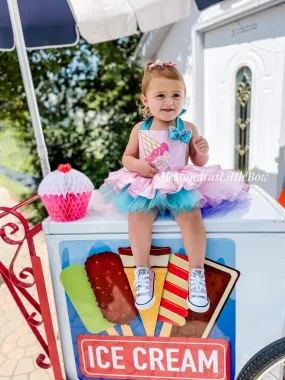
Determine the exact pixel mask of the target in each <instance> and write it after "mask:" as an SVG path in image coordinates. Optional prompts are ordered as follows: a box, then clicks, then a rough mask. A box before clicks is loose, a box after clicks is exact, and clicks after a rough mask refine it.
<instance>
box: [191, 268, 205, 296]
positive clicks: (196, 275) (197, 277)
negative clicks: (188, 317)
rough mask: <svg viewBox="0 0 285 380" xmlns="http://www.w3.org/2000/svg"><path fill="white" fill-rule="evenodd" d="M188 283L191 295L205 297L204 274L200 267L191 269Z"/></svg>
mask: <svg viewBox="0 0 285 380" xmlns="http://www.w3.org/2000/svg"><path fill="white" fill-rule="evenodd" d="M189 283H190V284H189V285H190V290H191V297H193V296H194V297H202V298H206V297H207V290H206V282H205V276H204V273H203V271H202V270H201V269H192V271H191V276H190V277H189Z"/></svg>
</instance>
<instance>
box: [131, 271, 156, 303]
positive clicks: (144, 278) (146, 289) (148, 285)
mask: <svg viewBox="0 0 285 380" xmlns="http://www.w3.org/2000/svg"><path fill="white" fill-rule="evenodd" d="M154 284H155V272H154V271H153V270H152V269H151V268H148V267H138V268H137V269H136V270H135V283H134V285H135V287H136V298H135V305H136V308H137V309H138V310H145V309H148V308H149V307H151V306H152V305H153V304H154V302H155V295H154Z"/></svg>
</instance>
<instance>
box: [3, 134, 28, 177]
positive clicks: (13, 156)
mask: <svg viewBox="0 0 285 380" xmlns="http://www.w3.org/2000/svg"><path fill="white" fill-rule="evenodd" d="M27 156H28V155H27V152H25V150H24V149H21V148H19V147H18V146H17V143H16V141H15V139H14V138H13V137H12V136H11V133H10V132H9V131H8V130H7V129H6V130H5V129H4V130H2V131H1V132H0V164H1V165H3V166H6V168H9V169H12V170H15V171H19V172H20V171H21V170H22V167H23V162H24V161H25V159H26V158H27ZM19 157H20V159H19Z"/></svg>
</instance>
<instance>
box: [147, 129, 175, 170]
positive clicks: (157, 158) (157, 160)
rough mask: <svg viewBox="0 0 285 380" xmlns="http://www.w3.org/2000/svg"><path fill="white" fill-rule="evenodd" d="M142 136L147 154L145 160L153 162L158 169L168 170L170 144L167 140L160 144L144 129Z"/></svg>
mask: <svg viewBox="0 0 285 380" xmlns="http://www.w3.org/2000/svg"><path fill="white" fill-rule="evenodd" d="M140 136H141V141H142V146H143V150H144V153H145V155H146V158H145V160H146V161H151V162H153V163H154V164H155V166H156V167H157V169H158V170H166V169H167V168H168V160H169V146H168V145H167V144H166V143H165V142H163V143H161V144H159V143H158V142H157V141H155V140H153V139H151V138H150V137H149V136H148V135H147V134H146V133H143V132H142V131H140Z"/></svg>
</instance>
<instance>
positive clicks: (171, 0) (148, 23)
mask: <svg viewBox="0 0 285 380" xmlns="http://www.w3.org/2000/svg"><path fill="white" fill-rule="evenodd" d="M212 1H213V0H212ZM190 11H191V0H0V50H12V49H13V48H14V47H16V49H17V53H18V57H19V63H20V67H21V71H22V76H23V81H24V86H25V91H26V95H27V100H28V105H29V110H30V113H31V118H32V123H33V128H34V132H35V138H36V141H37V147H38V154H39V157H40V159H41V166H42V171H43V174H44V175H46V174H47V173H48V172H49V170H50V169H49V162H48V157H47V150H46V146H45V142H44V136H43V133H42V127H41V123H40V117H39V112H38V107H37V103H36V97H35V92H34V87H33V81H32V77H31V72H30V68H29V63H28V58H27V52H26V49H39V48H48V47H64V46H70V45H75V44H76V43H77V42H78V40H79V38H80V36H82V37H83V38H84V39H85V40H86V41H87V42H89V43H90V44H95V43H99V42H103V41H109V40H114V39H118V38H121V37H126V36H130V35H132V34H133V33H135V32H136V31H137V29H138V28H139V29H140V30H141V31H142V32H147V31H150V30H154V29H158V28H161V27H163V26H165V25H168V24H172V23H174V22H176V21H179V20H182V19H184V18H186V17H188V16H189V15H190Z"/></svg>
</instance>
